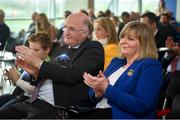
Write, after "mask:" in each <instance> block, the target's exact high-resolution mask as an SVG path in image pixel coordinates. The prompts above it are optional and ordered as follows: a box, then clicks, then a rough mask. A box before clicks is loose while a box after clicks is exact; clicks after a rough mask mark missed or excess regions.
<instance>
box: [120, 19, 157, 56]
mask: <svg viewBox="0 0 180 120" xmlns="http://www.w3.org/2000/svg"><path fill="white" fill-rule="evenodd" d="M131 30H133V31H135V32H136V36H137V38H138V39H139V43H140V53H139V59H142V58H155V59H157V58H158V52H157V48H156V44H155V38H154V34H153V31H152V30H151V28H150V27H149V26H148V25H146V24H145V23H141V22H138V21H132V22H129V23H127V24H126V25H125V27H124V28H123V29H122V31H121V33H120V39H121V38H122V37H124V36H128V33H129V31H131ZM122 57H123V56H122Z"/></svg>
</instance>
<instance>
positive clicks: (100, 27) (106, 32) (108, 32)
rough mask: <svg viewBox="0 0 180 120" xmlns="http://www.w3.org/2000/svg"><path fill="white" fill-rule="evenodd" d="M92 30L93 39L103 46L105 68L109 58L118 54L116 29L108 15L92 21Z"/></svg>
mask: <svg viewBox="0 0 180 120" xmlns="http://www.w3.org/2000/svg"><path fill="white" fill-rule="evenodd" d="M94 30H95V31H94V35H95V36H94V38H95V40H97V41H99V42H100V43H101V44H102V45H103V47H104V51H105V64H104V69H106V68H107V66H108V65H109V63H110V61H111V59H112V58H114V57H118V56H119V55H120V48H119V46H118V39H117V35H116V30H115V27H114V25H113V23H112V21H111V20H110V18H108V17H101V18H98V19H96V20H95V21H94Z"/></svg>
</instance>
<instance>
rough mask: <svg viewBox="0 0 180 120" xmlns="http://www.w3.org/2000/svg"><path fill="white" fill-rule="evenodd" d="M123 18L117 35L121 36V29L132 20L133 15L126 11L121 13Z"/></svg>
mask: <svg viewBox="0 0 180 120" xmlns="http://www.w3.org/2000/svg"><path fill="white" fill-rule="evenodd" d="M121 19H122V22H121V23H120V24H119V28H118V32H117V35H118V36H119V35H120V33H121V30H122V29H123V28H124V26H125V25H126V24H127V23H128V22H130V20H131V16H130V14H129V13H128V12H126V11H124V12H122V14H121Z"/></svg>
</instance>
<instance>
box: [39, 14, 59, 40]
mask: <svg viewBox="0 0 180 120" xmlns="http://www.w3.org/2000/svg"><path fill="white" fill-rule="evenodd" d="M36 31H37V32H46V33H47V34H48V35H49V37H50V39H51V40H52V42H53V41H56V39H57V38H56V37H57V29H56V28H55V26H53V25H52V24H51V23H50V22H49V21H48V18H47V16H46V14H44V13H40V14H39V15H38V16H37V30H36Z"/></svg>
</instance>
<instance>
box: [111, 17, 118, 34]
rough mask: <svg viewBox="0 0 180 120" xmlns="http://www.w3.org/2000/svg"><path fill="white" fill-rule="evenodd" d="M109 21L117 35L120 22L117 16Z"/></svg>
mask: <svg viewBox="0 0 180 120" xmlns="http://www.w3.org/2000/svg"><path fill="white" fill-rule="evenodd" d="M110 19H111V21H112V23H113V25H114V27H115V30H116V33H117V32H118V29H119V24H120V20H119V18H118V17H117V16H112V17H111V18H110Z"/></svg>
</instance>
